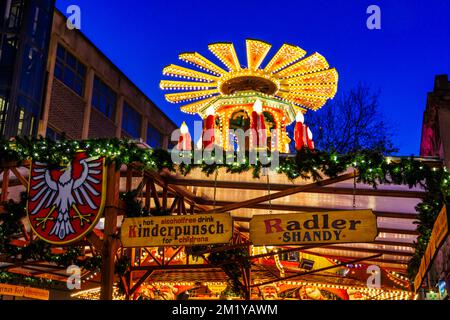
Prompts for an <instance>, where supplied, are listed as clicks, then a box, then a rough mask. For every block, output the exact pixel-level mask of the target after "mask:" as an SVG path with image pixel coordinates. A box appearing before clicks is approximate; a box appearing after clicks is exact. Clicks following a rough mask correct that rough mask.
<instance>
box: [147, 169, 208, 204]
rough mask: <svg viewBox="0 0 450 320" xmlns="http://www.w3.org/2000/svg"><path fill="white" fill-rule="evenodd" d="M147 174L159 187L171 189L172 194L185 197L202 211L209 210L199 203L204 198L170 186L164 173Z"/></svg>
mask: <svg viewBox="0 0 450 320" xmlns="http://www.w3.org/2000/svg"><path fill="white" fill-rule="evenodd" d="M145 174H146V175H147V176H148V177H150V178H152V179H153V180H154V182H155V183H157V184H158V185H160V186H162V187H164V186H167V188H168V189H169V191H170V192H171V193H173V194H177V195H180V196H183V197H184V198H185V200H187V201H189V202H190V203H191V204H194V205H195V206H196V207H198V208H199V209H200V210H202V211H206V210H208V209H209V208H208V207H207V206H204V205H201V204H199V203H200V202H199V201H201V200H202V198H200V197H197V196H196V195H194V194H193V193H192V192H190V191H189V190H187V189H186V188H183V187H179V186H174V185H168V184H167V182H166V180H167V178H166V176H164V175H163V174H164V173H163V174H160V173H157V172H153V171H146V172H145ZM166 175H167V174H166Z"/></svg>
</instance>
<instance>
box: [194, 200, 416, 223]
mask: <svg viewBox="0 0 450 320" xmlns="http://www.w3.org/2000/svg"><path fill="white" fill-rule="evenodd" d="M212 203H213V201H212V200H206V201H203V202H202V204H206V205H212ZM233 203H234V202H233V201H216V204H217V205H219V206H226V205H228V204H233ZM245 208H250V209H261V210H269V209H270V208H271V209H272V210H274V211H296V212H325V211H349V210H353V209H336V208H320V207H306V206H294V205H284V204H282V205H279V204H272V205H271V206H269V205H268V204H254V205H253V204H252V205H249V206H246V207H245ZM373 213H374V214H375V215H376V216H377V218H395V219H407V220H417V218H418V214H417V213H400V212H386V211H373ZM233 219H234V221H238V222H250V220H251V218H247V217H237V216H234V217H233Z"/></svg>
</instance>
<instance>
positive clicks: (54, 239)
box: [27, 152, 106, 244]
mask: <svg viewBox="0 0 450 320" xmlns="http://www.w3.org/2000/svg"><path fill="white" fill-rule="evenodd" d="M105 174H106V170H105V167H104V158H98V157H91V158H88V157H87V156H86V154H85V153H83V152H79V153H77V154H76V156H75V158H74V159H73V160H72V162H71V163H70V164H69V165H68V166H67V167H65V168H55V169H53V168H49V167H48V166H47V164H45V163H41V162H34V161H33V162H32V164H31V169H30V180H29V185H28V197H29V200H28V204H27V213H28V219H29V221H30V225H31V228H32V229H33V231H34V232H35V233H36V234H37V235H38V237H39V238H41V239H42V240H44V241H46V242H49V243H52V244H66V243H70V242H74V241H77V240H79V239H80V238H82V237H83V236H85V235H86V234H87V233H88V232H89V231H90V230H91V229H92V228H94V227H95V225H96V224H97V221H98V219H99V218H100V216H101V213H102V211H103V207H104V204H105V196H104V195H105V181H106V179H105Z"/></svg>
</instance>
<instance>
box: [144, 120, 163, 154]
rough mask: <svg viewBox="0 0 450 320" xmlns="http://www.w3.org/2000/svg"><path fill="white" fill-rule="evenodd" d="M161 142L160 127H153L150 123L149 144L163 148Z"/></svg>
mask: <svg viewBox="0 0 450 320" xmlns="http://www.w3.org/2000/svg"><path fill="white" fill-rule="evenodd" d="M161 143H162V135H161V132H159V131H158V129H156V128H154V127H152V125H151V124H150V123H149V124H148V128H147V144H148V145H149V146H150V147H152V148H154V149H158V148H161Z"/></svg>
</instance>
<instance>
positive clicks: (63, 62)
mask: <svg viewBox="0 0 450 320" xmlns="http://www.w3.org/2000/svg"><path fill="white" fill-rule="evenodd" d="M55 77H56V78H58V79H59V80H61V81H62V82H64V84H65V85H66V86H68V87H69V88H71V89H72V90H73V91H75V92H76V93H77V94H78V95H79V96H83V92H84V83H85V80H86V67H85V66H84V65H83V64H82V63H81V62H80V61H78V60H77V59H76V58H75V57H74V56H73V55H72V54H70V53H69V52H67V50H66V49H64V47H62V46H61V45H58V49H57V53H56V64H55Z"/></svg>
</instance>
